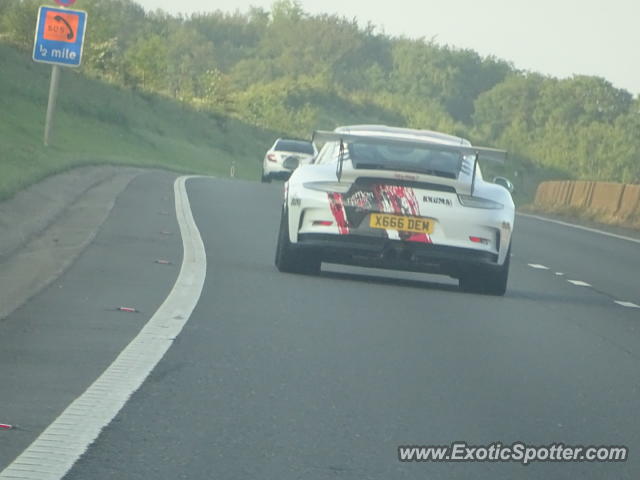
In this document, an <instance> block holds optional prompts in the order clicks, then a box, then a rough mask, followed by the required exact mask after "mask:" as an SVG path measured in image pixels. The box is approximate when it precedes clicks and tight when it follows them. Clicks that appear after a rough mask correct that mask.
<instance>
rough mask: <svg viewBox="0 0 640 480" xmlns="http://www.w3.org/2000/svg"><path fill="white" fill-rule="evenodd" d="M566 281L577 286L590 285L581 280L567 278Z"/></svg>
mask: <svg viewBox="0 0 640 480" xmlns="http://www.w3.org/2000/svg"><path fill="white" fill-rule="evenodd" d="M567 282H569V283H572V284H573V285H577V286H578V287H590V286H591V284H590V283H587V282H583V281H582V280H567Z"/></svg>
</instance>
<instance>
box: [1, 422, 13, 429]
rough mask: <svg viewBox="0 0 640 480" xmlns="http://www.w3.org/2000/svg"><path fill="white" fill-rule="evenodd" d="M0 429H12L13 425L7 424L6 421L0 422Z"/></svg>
mask: <svg viewBox="0 0 640 480" xmlns="http://www.w3.org/2000/svg"><path fill="white" fill-rule="evenodd" d="M0 429H2V430H12V429H13V425H9V424H6V423H0Z"/></svg>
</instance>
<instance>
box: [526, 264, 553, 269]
mask: <svg viewBox="0 0 640 480" xmlns="http://www.w3.org/2000/svg"><path fill="white" fill-rule="evenodd" d="M528 265H529V266H530V267H531V268H535V269H536V270H549V267H545V266H544V265H540V264H538V263H529V264H528Z"/></svg>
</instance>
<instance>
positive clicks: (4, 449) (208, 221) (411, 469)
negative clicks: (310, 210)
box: [0, 174, 640, 480]
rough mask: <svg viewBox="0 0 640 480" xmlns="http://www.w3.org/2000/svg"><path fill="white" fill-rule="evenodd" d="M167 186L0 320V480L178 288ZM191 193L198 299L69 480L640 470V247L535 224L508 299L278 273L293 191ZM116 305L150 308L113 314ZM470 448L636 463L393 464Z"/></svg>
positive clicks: (528, 229) (525, 222)
mask: <svg viewBox="0 0 640 480" xmlns="http://www.w3.org/2000/svg"><path fill="white" fill-rule="evenodd" d="M171 180H172V179H171V178H170V177H169V176H162V175H158V174H146V175H142V176H140V177H139V178H137V179H136V180H134V182H132V184H131V185H130V186H129V188H128V189H127V190H126V192H125V193H124V194H123V195H122V196H121V198H120V199H119V200H118V202H117V204H116V207H115V208H114V210H113V212H112V214H111V217H110V218H109V220H108V222H107V223H106V224H105V225H104V226H103V228H102V229H101V231H100V232H99V234H98V236H97V237H96V240H95V242H94V243H93V244H92V245H91V246H90V247H89V248H88V249H87V250H86V251H85V253H84V254H83V255H82V256H81V258H80V259H79V260H78V261H77V262H76V264H75V265H74V266H73V267H72V268H71V269H70V270H69V271H68V272H67V273H66V274H65V275H64V277H62V278H61V279H60V281H59V282H57V283H56V284H55V285H52V286H51V288H49V289H48V290H47V291H45V292H44V293H43V294H41V295H39V296H37V297H36V298H34V299H33V300H32V301H31V302H30V303H29V304H27V305H26V306H25V307H23V308H22V309H20V310H19V311H18V312H16V313H15V314H14V315H13V316H12V317H10V318H9V319H8V320H7V321H6V322H5V323H4V324H0V336H1V337H2V342H3V344H4V346H3V348H2V349H0V379H1V382H2V397H1V398H2V403H1V406H2V411H0V422H4V421H6V422H15V423H17V424H20V425H24V428H22V429H19V430H12V431H6V432H2V431H0V470H1V469H2V467H3V466H4V465H6V464H7V463H8V462H10V461H11V459H12V458H13V457H14V456H15V455H17V454H18V453H19V452H20V451H21V450H22V449H23V448H25V447H26V446H27V445H28V443H29V442H30V441H31V440H32V439H33V438H35V436H36V435H37V434H38V433H39V432H40V431H41V430H42V429H43V428H44V427H45V426H46V425H48V423H50V422H51V421H52V420H53V419H54V418H55V417H56V416H57V414H58V413H59V412H60V411H61V410H62V409H64V407H65V406H66V405H67V404H68V403H69V402H70V401H71V400H72V399H73V398H75V397H76V396H77V395H79V394H80V393H81V392H82V391H83V390H84V388H86V387H87V386H88V384H90V383H91V381H92V380H93V379H94V378H95V377H97V376H98V375H99V374H100V372H101V371H102V369H104V368H105V367H106V366H107V365H108V364H109V363H110V361H111V360H112V359H113V357H114V356H115V355H116V354H117V352H118V351H120V350H121V349H122V348H123V346H124V345H125V344H126V342H127V341H128V340H129V339H130V338H132V337H133V336H134V335H135V334H136V333H137V331H138V330H139V329H140V327H141V326H142V325H143V324H144V322H145V321H146V319H148V318H149V316H150V315H151V314H152V313H153V311H154V309H155V308H157V307H158V306H159V305H160V303H162V299H163V298H164V296H166V295H167V293H168V291H169V290H170V288H171V285H172V282H173V281H175V278H176V275H177V267H175V266H171V265H170V266H162V265H157V264H154V263H153V260H154V259H157V258H168V259H171V260H173V261H174V262H175V263H176V264H179V263H180V259H181V247H180V243H179V238H176V236H175V235H174V236H171V235H159V233H158V232H159V231H161V230H163V229H170V230H173V231H174V232H175V231H176V226H175V219H174V218H173V217H171V216H167V215H163V213H164V212H168V211H172V209H171V201H172V198H173V191H172V189H171ZM188 185H189V196H190V201H191V207H192V211H193V214H194V217H195V220H196V222H197V224H198V227H199V229H200V232H201V234H202V238H203V240H204V244H205V247H206V252H207V258H208V260H207V277H206V283H205V286H204V291H203V294H202V296H201V298H200V302H199V304H198V306H197V308H196V310H195V311H194V313H193V315H192V316H191V319H190V320H189V322H188V323H187V325H186V327H185V329H184V330H183V332H182V334H181V335H180V336H179V337H178V338H177V339H176V341H175V343H174V345H173V347H172V348H171V349H170V350H169V352H168V353H167V355H166V356H165V357H164V358H163V360H162V361H161V362H160V363H159V364H158V366H157V368H156V369H155V370H154V372H153V373H152V374H151V376H150V377H149V378H148V380H147V381H146V382H145V384H144V385H143V387H142V388H141V389H140V390H138V391H137V392H136V393H135V394H134V395H133V396H132V398H131V399H130V401H129V402H128V403H127V405H126V406H125V408H124V409H123V410H122V411H121V412H120V414H119V415H118V416H117V417H116V419H115V420H114V421H113V422H112V423H111V424H110V425H109V426H108V427H107V428H106V429H105V430H104V431H103V433H102V435H101V436H100V437H99V438H98V440H97V441H96V443H95V444H94V445H93V446H92V447H91V448H90V449H89V451H88V452H87V453H86V455H85V456H84V457H83V458H82V459H81V460H80V461H79V462H78V463H77V464H76V466H75V467H74V468H73V469H72V471H71V472H70V473H69V474H68V475H67V477H66V478H67V479H69V480H71V479H74V480H75V479H78V480H80V479H83V480H84V479H94V480H102V479H105V480H106V479H112V478H123V479H124V478H126V479H151V478H153V479H154V480H155V479H158V480H162V479H167V480H169V479H171V480H174V479H180V478H188V479H208V478H215V479H283V480H284V479H303V478H304V479H336V478H340V479H385V480H386V479H404V478H411V479H413V478H415V479H424V478H429V479H451V478H475V479H502V478H504V479H513V478H554V479H575V478H585V479H591V478H593V479H596V478H597V479H601V478H619V479H636V478H639V477H640V460H638V455H637V452H638V451H639V450H640V417H639V416H638V415H637V407H638V405H639V400H640V395H639V388H640V368H639V366H640V332H639V331H638V322H640V310H638V309H634V308H627V307H624V306H621V305H619V304H616V303H615V301H616V300H617V301H626V302H633V303H635V304H639V305H640V282H638V280H637V272H638V271H640V255H638V254H639V253H640V245H638V244H633V243H630V242H625V241H623V240H619V239H614V238H609V237H606V236H603V235H598V234H594V233H587V232H583V231H578V230H574V229H570V228H568V227H562V226H559V225H553V224H547V223H544V222H540V221H538V220H533V219H526V218H522V217H520V218H518V220H517V226H516V236H515V239H514V242H515V243H514V249H513V255H514V256H513V261H512V273H511V281H510V288H509V291H508V293H507V295H506V296H505V297H504V298H496V297H489V296H482V295H471V294H465V293H461V292H459V291H458V289H457V287H456V285H455V282H454V281H451V280H450V279H446V278H440V277H435V276H421V275H405V274H391V275H390V274H386V273H384V274H383V273H381V272H370V271H367V270H364V269H355V268H345V267H334V266H325V267H324V271H323V273H322V275H321V276H319V277H306V276H296V275H288V274H280V273H278V272H277V271H276V269H275V267H274V266H273V256H274V250H275V244H276V235H277V226H278V220H279V209H280V202H281V200H280V198H281V185H280V184H277V183H276V184H272V185H261V184H256V183H246V182H240V181H222V180H212V179H195V180H191V181H190V183H189V184H188ZM163 202H164V203H163ZM172 215H173V213H172ZM530 265H533V266H530ZM543 267H545V268H543ZM557 273H562V274H563V275H558V274H557ZM568 280H575V281H581V282H585V283H588V284H590V285H591V286H577V285H574V284H572V283H569V281H568ZM59 286H62V287H63V288H59ZM56 288H57V289H56ZM123 303H128V304H131V305H136V304H137V305H139V306H140V308H141V309H142V310H143V313H141V314H137V315H128V316H127V315H124V314H121V313H118V312H113V311H110V310H108V309H109V308H111V307H114V306H116V305H120V304H123ZM60 375H62V376H60ZM3 415H6V417H7V418H6V420H5V418H3ZM461 440H462V441H466V442H468V443H469V444H475V445H479V444H490V443H493V442H497V441H499V442H501V443H503V444H509V443H512V442H516V441H522V442H525V443H528V444H531V445H547V444H551V443H555V442H562V443H564V444H567V445H609V444H611V445H626V446H628V447H629V448H630V452H631V454H630V459H629V461H627V462H625V463H606V464H604V463H546V464H541V463H540V464H534V465H530V466H527V467H524V466H521V465H518V464H513V463H509V464H504V463H439V464H436V463H401V462H399V461H398V459H397V447H398V446H399V445H445V444H448V443H450V442H453V441H461Z"/></svg>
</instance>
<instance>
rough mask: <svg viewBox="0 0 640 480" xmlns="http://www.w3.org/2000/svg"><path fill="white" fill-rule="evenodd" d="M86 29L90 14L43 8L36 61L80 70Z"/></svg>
mask: <svg viewBox="0 0 640 480" xmlns="http://www.w3.org/2000/svg"><path fill="white" fill-rule="evenodd" d="M86 26H87V12H83V11H81V10H69V9H67V8H55V7H40V12H39V13H38V25H37V27H36V39H35V42H34V44H33V60H35V61H36V62H42V63H51V64H53V65H62V66H67V67H77V66H79V65H80V62H81V60H82V46H83V43H84V34H85V30H86Z"/></svg>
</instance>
